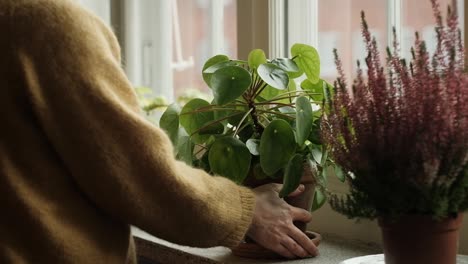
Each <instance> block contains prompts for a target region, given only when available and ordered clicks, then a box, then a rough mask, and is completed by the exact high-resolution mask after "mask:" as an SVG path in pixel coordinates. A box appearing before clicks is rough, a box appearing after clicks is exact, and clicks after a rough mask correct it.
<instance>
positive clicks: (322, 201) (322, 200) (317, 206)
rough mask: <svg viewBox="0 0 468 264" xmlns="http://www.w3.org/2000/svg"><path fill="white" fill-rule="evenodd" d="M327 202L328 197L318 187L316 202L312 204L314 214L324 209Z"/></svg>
mask: <svg viewBox="0 0 468 264" xmlns="http://www.w3.org/2000/svg"><path fill="white" fill-rule="evenodd" d="M326 201H327V197H326V196H325V194H324V193H323V191H322V190H321V189H320V188H318V187H317V188H315V194H314V201H313V202H312V212H313V211H316V210H318V209H320V207H322V206H323V205H324V204H325V202H326Z"/></svg>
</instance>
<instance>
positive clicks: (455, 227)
mask: <svg viewBox="0 0 468 264" xmlns="http://www.w3.org/2000/svg"><path fill="white" fill-rule="evenodd" d="M462 220H463V215H462V214H458V216H457V217H453V218H447V219H444V220H442V221H435V220H433V219H432V218H431V217H430V216H418V215H414V216H404V217H402V218H401V219H399V220H397V221H390V220H389V219H385V218H380V219H379V225H380V228H381V230H382V238H383V246H384V254H385V263H386V264H419V263H421V264H423V263H424V264H426V263H427V264H456V257H457V251H458V236H459V229H460V226H461V224H462Z"/></svg>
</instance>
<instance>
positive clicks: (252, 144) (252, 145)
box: [245, 138, 260, 156]
mask: <svg viewBox="0 0 468 264" xmlns="http://www.w3.org/2000/svg"><path fill="white" fill-rule="evenodd" d="M245 145H246V146H247V148H248V149H249V151H250V153H251V154H252V155H255V156H258V155H260V151H259V147H260V140H259V139H253V138H251V139H249V140H247V142H245Z"/></svg>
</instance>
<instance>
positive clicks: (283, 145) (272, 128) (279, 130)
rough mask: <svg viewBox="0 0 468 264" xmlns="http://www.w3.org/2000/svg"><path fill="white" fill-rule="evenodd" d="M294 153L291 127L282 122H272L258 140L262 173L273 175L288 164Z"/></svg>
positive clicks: (294, 143)
mask: <svg viewBox="0 0 468 264" xmlns="http://www.w3.org/2000/svg"><path fill="white" fill-rule="evenodd" d="M295 151H296V140H295V138H294V131H293V130H292V128H291V126H290V125H289V124H288V123H287V122H286V121H284V120H280V119H277V120H273V121H272V122H271V123H270V124H269V125H268V126H267V127H266V128H265V130H264V131H263V134H262V137H261V138H260V164H261V166H262V169H263V171H264V172H265V173H266V174H268V175H273V174H275V173H276V172H277V171H279V170H280V169H281V168H284V167H285V166H286V164H288V162H289V159H290V158H291V157H292V155H293V154H294V153H295Z"/></svg>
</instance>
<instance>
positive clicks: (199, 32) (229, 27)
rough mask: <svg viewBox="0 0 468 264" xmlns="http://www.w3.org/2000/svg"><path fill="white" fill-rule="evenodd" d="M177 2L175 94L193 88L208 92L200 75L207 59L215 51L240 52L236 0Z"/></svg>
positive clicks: (174, 35)
mask: <svg viewBox="0 0 468 264" xmlns="http://www.w3.org/2000/svg"><path fill="white" fill-rule="evenodd" d="M174 3H175V5H174V6H173V8H174V9H173V12H174V11H175V12H174V14H173V15H174V17H173V24H172V25H173V28H174V31H173V64H172V68H173V76H174V82H173V85H174V93H175V95H176V96H179V95H183V94H184V93H187V91H188V92H190V91H193V90H198V91H202V92H205V93H209V92H210V90H209V88H208V87H207V85H206V84H205V82H204V81H203V79H202V77H201V72H202V67H203V64H204V62H205V61H206V60H207V59H208V58H210V57H212V56H214V55H216V54H226V55H228V56H229V57H231V58H235V57H236V56H237V23H236V21H237V19H236V15H237V14H236V13H237V12H236V4H235V1H233V0H211V1H210V0H190V1H188V0H177V1H175V2H174ZM219 12H221V14H219Z"/></svg>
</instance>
